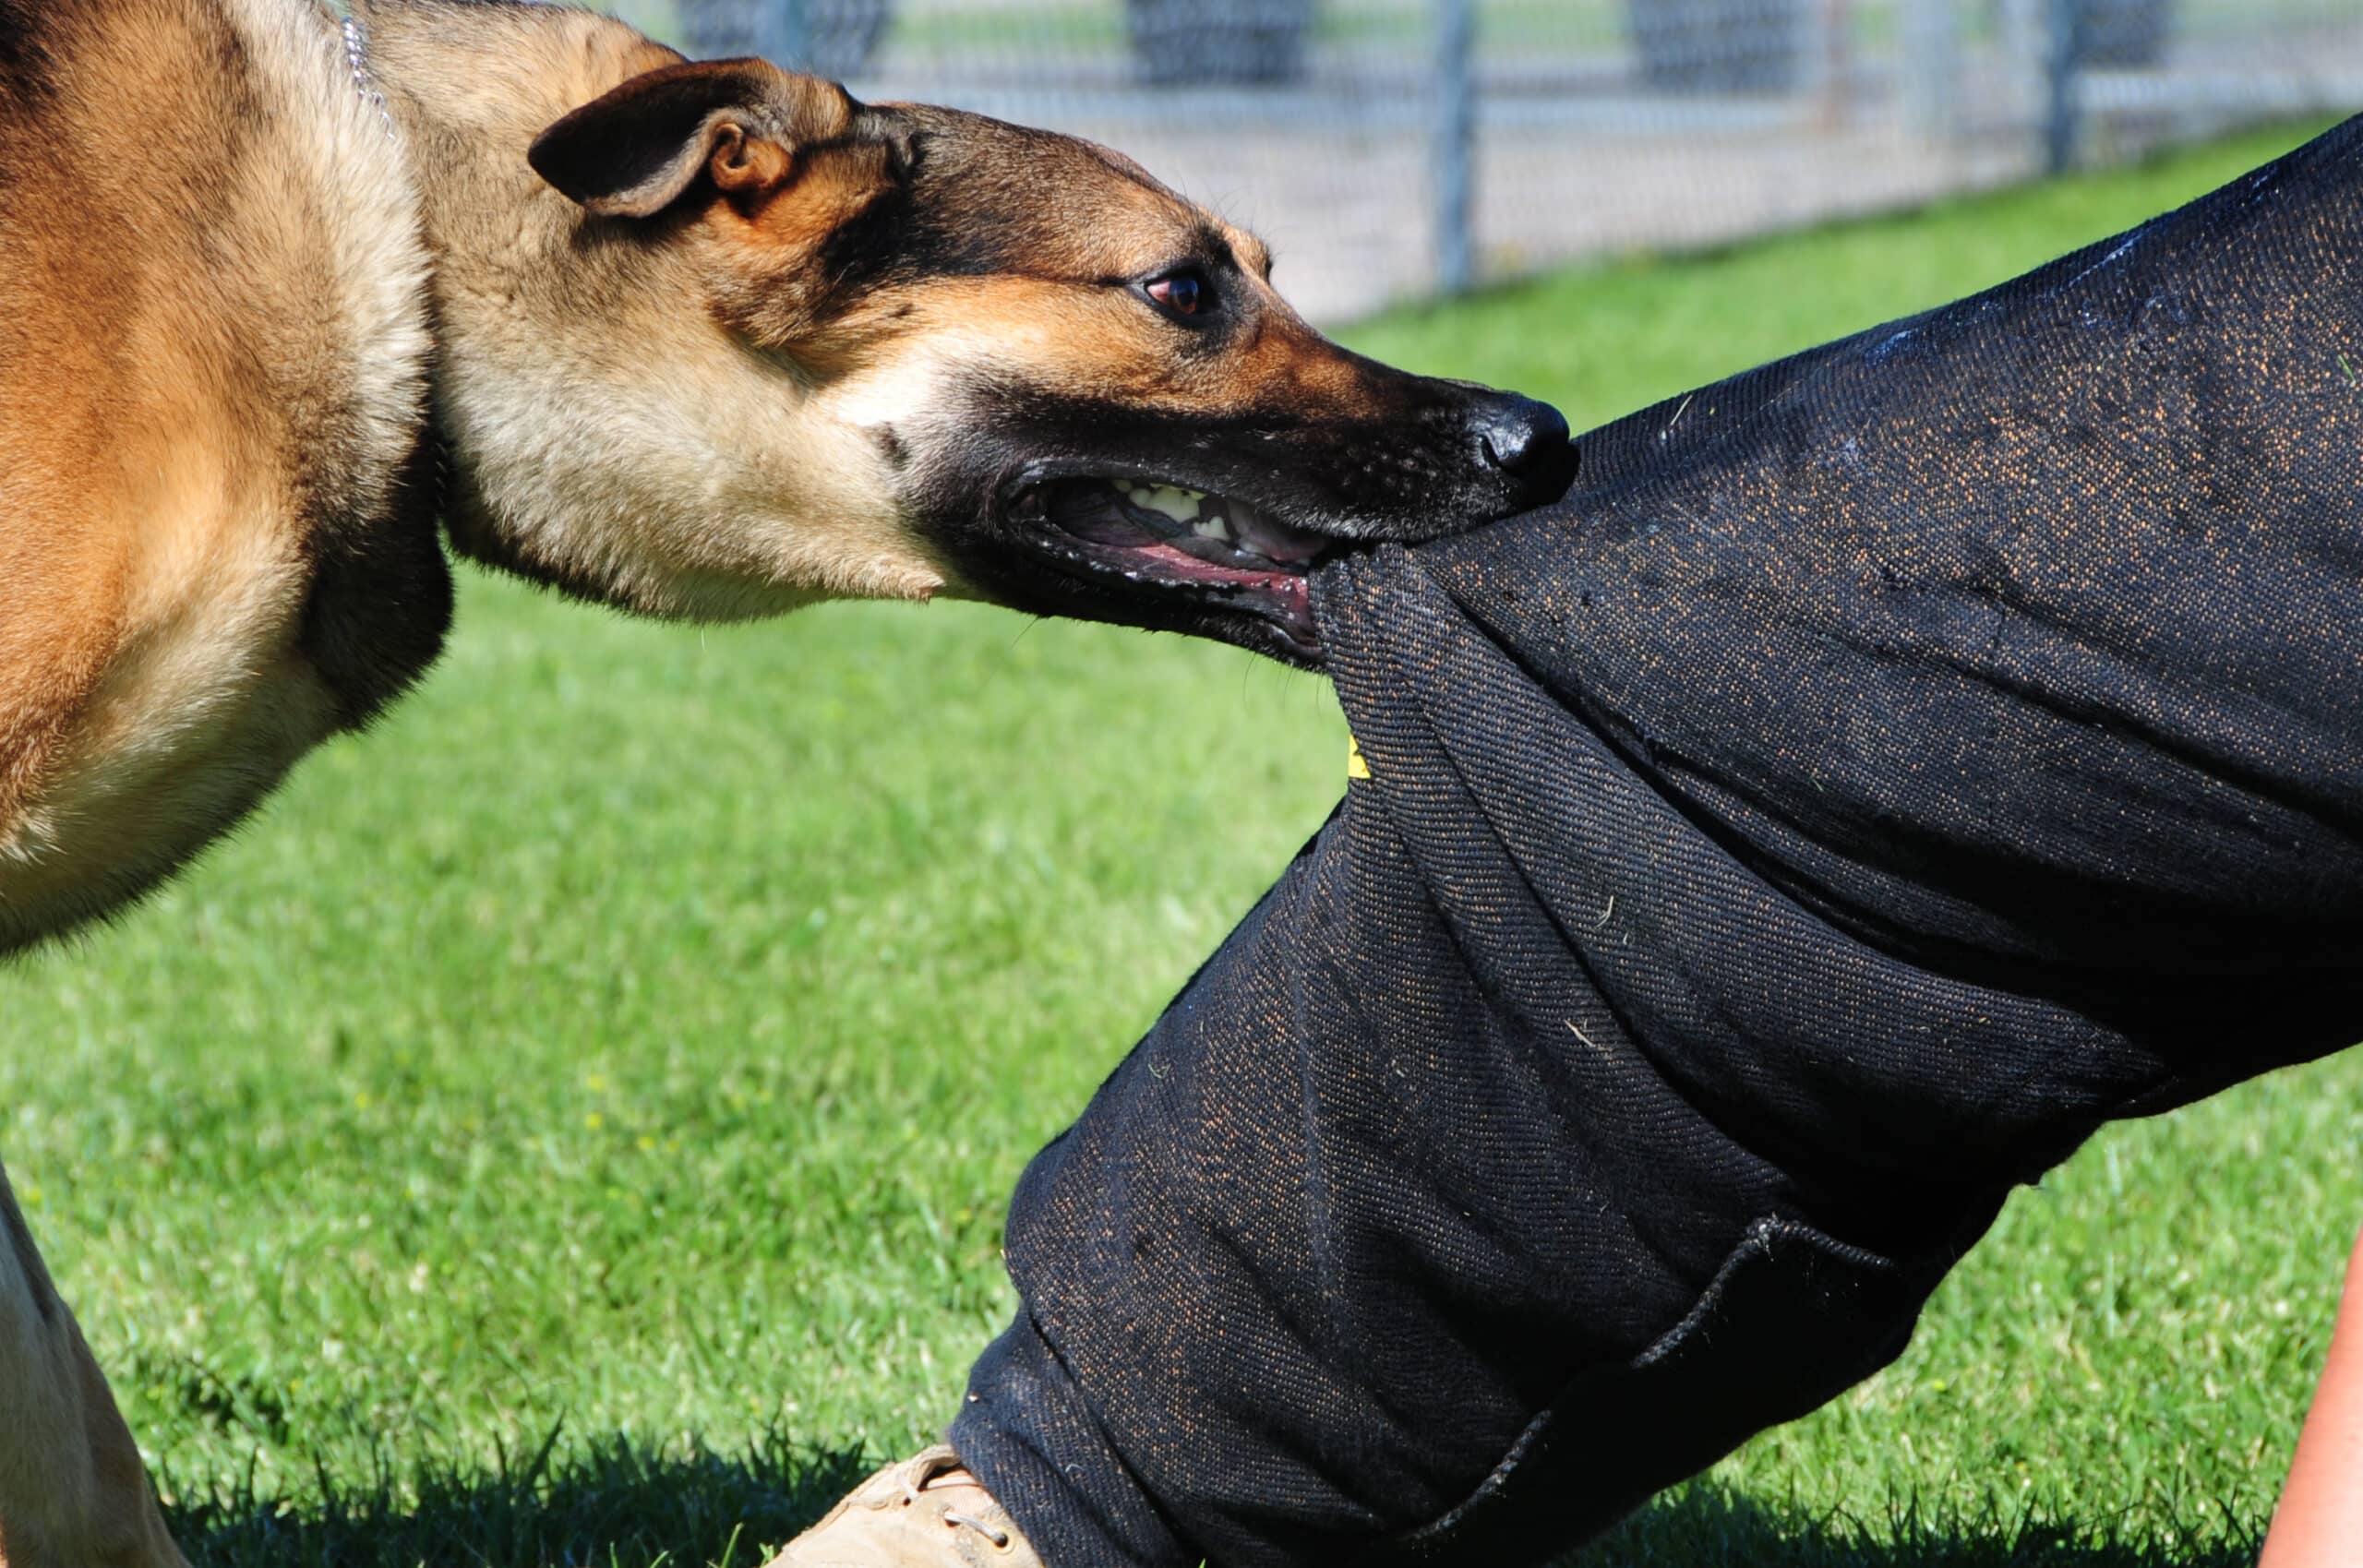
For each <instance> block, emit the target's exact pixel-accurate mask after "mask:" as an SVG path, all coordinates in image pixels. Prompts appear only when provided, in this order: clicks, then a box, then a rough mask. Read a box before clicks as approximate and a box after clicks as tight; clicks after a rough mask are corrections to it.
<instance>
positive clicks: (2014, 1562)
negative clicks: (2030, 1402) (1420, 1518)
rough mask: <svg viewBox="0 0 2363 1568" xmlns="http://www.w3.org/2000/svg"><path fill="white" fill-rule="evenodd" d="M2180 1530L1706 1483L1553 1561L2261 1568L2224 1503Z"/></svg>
mask: <svg viewBox="0 0 2363 1568" xmlns="http://www.w3.org/2000/svg"><path fill="white" fill-rule="evenodd" d="M2187 1512H2189V1513H2190V1514H2195V1515H2197V1516H2196V1517H2189V1518H2185V1519H2183V1520H2182V1521H2181V1522H2180V1524H2179V1526H2162V1525H2157V1524H2154V1523H2149V1524H2145V1525H2144V1526H2142V1527H2140V1528H2138V1529H2137V1528H2134V1527H2131V1526H2127V1525H2122V1524H2120V1523H2118V1522H2117V1521H2113V1520H2107V1519H2103V1520H2098V1521H2095V1520H2091V1519H2064V1518H2060V1517H2057V1516H2056V1515H2045V1514H2041V1513H2037V1512H2032V1511H2030V1512H2027V1513H2022V1514H2005V1513H2002V1512H2000V1511H1998V1510H1997V1511H1994V1512H1990V1513H1984V1514H1963V1513H1961V1512H1958V1511H1954V1512H1949V1513H1947V1514H1944V1515H1943V1516H1940V1517H1930V1516H1928V1515H1927V1514H1924V1513H1923V1512H1922V1510H1921V1509H1920V1507H1919V1506H1918V1505H1917V1504H1916V1503H1913V1502H1908V1501H1906V1502H1897V1503H1896V1504H1895V1505H1893V1506H1892V1507H1890V1508H1889V1509H1888V1510H1887V1511H1886V1512H1885V1513H1884V1514H1878V1515H1876V1516H1873V1517H1870V1518H1867V1519H1861V1518H1852V1517H1846V1516H1837V1517H1824V1518H1818V1519H1817V1518H1813V1517H1810V1516H1808V1515H1807V1514H1805V1511H1804V1510H1803V1509H1802V1508H1797V1507H1781V1506H1777V1505H1772V1504H1768V1503H1765V1502H1759V1501H1757V1499H1755V1498H1751V1497H1747V1496H1745V1495H1743V1494H1740V1493H1736V1492H1732V1491H1727V1490H1721V1489H1720V1488H1717V1487H1714V1486H1711V1485H1708V1484H1704V1483H1702V1484H1699V1485H1695V1486H1688V1487H1684V1488H1681V1489H1679V1490H1675V1491H1673V1492H1670V1493H1668V1494H1667V1495H1665V1496H1663V1497H1661V1498H1659V1499H1658V1500H1657V1501H1656V1502H1652V1503H1650V1504H1649V1506H1648V1507H1646V1508H1644V1509H1642V1510H1641V1511H1640V1512H1639V1513H1638V1514H1634V1515H1633V1516H1632V1517H1631V1518H1629V1519H1627V1520H1625V1523H1624V1524H1622V1525H1620V1526H1617V1527H1616V1528H1615V1529H1613V1530H1612V1531H1610V1532H1609V1533H1608V1535H1606V1536H1605V1537H1603V1538H1601V1539H1600V1540H1598V1541H1595V1542H1593V1543H1592V1544H1591V1545H1590V1546H1589V1547H1586V1548H1585V1549H1583V1550H1580V1551H1577V1552H1574V1553H1572V1554H1570V1555H1569V1556H1567V1557H1565V1558H1564V1559H1562V1560H1561V1561H1560V1562H1559V1563H1558V1564H1557V1568H1658V1565H1663V1568H1677V1565H1678V1568H2253V1564H2254V1563H2255V1562H2256V1553H2257V1548H2258V1547H2259V1545H2261V1535H2260V1534H2259V1532H2258V1530H2257V1529H2256V1528H2253V1527H2251V1526H2247V1525H2245V1524H2242V1523H2239V1522H2237V1521H2227V1520H2226V1519H2225V1516H2224V1514H2222V1512H2221V1511H2220V1510H2215V1509H2213V1508H2206V1507H2193V1508H2191V1509H2189V1510H2188V1511H2187Z"/></svg>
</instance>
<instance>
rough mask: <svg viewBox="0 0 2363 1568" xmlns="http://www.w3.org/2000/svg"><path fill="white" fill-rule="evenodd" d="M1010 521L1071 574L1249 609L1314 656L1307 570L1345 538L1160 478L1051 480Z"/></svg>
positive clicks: (1025, 496)
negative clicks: (1330, 535)
mask: <svg viewBox="0 0 2363 1568" xmlns="http://www.w3.org/2000/svg"><path fill="white" fill-rule="evenodd" d="M1009 517H1010V521H1012V522H1014V523H1016V524H1017V525H1019V526H1020V527H1021V528H1024V529H1026V531H1027V533H1028V534H1029V536H1030V537H1031V538H1032V541H1033V543H1035V545H1037V547H1038V548H1039V549H1041V550H1042V551H1043V552H1044V553H1045V554H1046V555H1047V556H1048V557H1050V559H1051V560H1052V561H1053V562H1055V563H1057V564H1059V565H1060V566H1061V567H1062V569H1065V570H1066V571H1068V572H1069V573H1070V574H1072V575H1074V576H1077V577H1081V578H1084V579H1085V580H1086V581H1093V582H1098V583H1101V584H1104V585H1106V586H1108V587H1110V588H1115V589H1118V590H1119V591H1124V592H1137V593H1144V594H1155V595H1158V596H1171V595H1180V596H1182V598H1184V599H1189V600H1193V601H1195V602H1197V603H1199V604H1203V605H1205V606H1208V607H1221V608H1228V609H1233V610H1238V611H1243V612H1245V613H1247V614H1250V615H1253V616H1256V617H1257V618H1258V619H1260V620H1262V621H1264V622H1265V623H1267V624H1268V625H1270V626H1271V627H1272V628H1274V629H1276V630H1277V631H1278V632H1279V633H1280V634H1281V635H1282V636H1283V637H1284V638H1285V639H1286V640H1287V641H1288V643H1289V645H1290V647H1291V650H1292V651H1293V652H1296V653H1297V654H1298V655H1299V656H1300V657H1301V658H1305V659H1313V658H1317V657H1318V655H1319V650H1320V639H1319V636H1318V634H1317V633H1316V632H1315V630H1314V628H1313V609H1312V602H1311V594H1310V592H1309V591H1308V587H1307V577H1308V574H1309V573H1310V572H1311V571H1312V569H1313V565H1314V563H1315V562H1317V561H1318V560H1319V559H1320V558H1321V557H1323V556H1324V555H1325V553H1327V552H1328V551H1330V550H1331V549H1334V548H1336V547H1337V546H1338V545H1341V543H1342V541H1340V540H1337V539H1335V538H1330V537H1326V536H1325V535H1322V534H1319V533H1308V532H1306V531H1305V530H1303V529H1301V528H1295V527H1291V526H1290V525H1289V524H1287V523H1284V522H1281V521H1278V520H1277V518H1274V517H1272V516H1270V515H1269V514H1267V513H1265V512H1264V511H1261V510H1259V509H1256V508H1255V507H1254V506H1253V505H1251V504H1250V503H1248V502H1245V501H1241V500H1239V499H1237V498H1235V497H1224V496H1217V495H1210V494H1208V493H1206V492H1205V491H1203V490H1193V489H1188V488H1185V487H1183V486H1182V485H1169V484H1160V483H1158V482H1157V481H1154V480H1146V479H1133V478H1109V477H1101V476H1088V477H1074V478H1062V479H1049V480H1044V481H1042V482H1040V483H1038V484H1034V485H1027V486H1026V487H1025V488H1024V489H1022V490H1020V491H1019V492H1017V494H1016V496H1015V497H1014V498H1013V499H1012V501H1011V503H1010V508H1009Z"/></svg>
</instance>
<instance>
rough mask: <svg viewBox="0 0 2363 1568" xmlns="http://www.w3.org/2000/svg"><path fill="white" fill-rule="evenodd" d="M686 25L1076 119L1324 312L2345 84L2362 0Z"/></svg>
mask: <svg viewBox="0 0 2363 1568" xmlns="http://www.w3.org/2000/svg"><path fill="white" fill-rule="evenodd" d="M619 9H620V12H621V14H622V15H624V16H625V17H626V18H628V19H630V20H631V21H634V22H636V23H638V24H639V25H641V26H642V27H643V28H645V29H647V30H650V31H652V32H654V33H655V34H657V35H658V36H660V37H663V38H665V39H666V40H667V41H668V42H673V43H676V44H678V45H680V46H681V47H683V48H685V49H687V50H689V51H690V53H692V54H702V55H709V56H712V55H723V54H767V55H769V56H771V57H772V58H774V59H778V60H782V61H797V62H803V63H806V64H809V65H810V66H812V67H813V68H815V69H817V70H819V71H820V72H822V74H824V75H828V76H832V77H835V78H839V79H842V80H845V81H846V82H847V83H848V84H849V85H850V86H851V87H852V88H853V90H855V92H856V93H858V94H860V95H863V96H867V97H874V98H915V99H923V100H928V101H931V102H942V103H950V104H954V105H958V106H960V107H964V108H972V109H977V110H980V111H982V112H984V113H987V114H995V115H999V116H1001V117H1002V118H1005V119H1012V120H1018V121H1023V122H1026V123H1028V124H1033V125H1041V126H1051V127H1054V128H1057V129H1061V130H1066V131H1073V132H1075V133H1078V134H1080V135H1083V136H1086V137H1090V138H1093V139H1095V140H1099V141H1104V142H1107V143H1110V144H1111V145H1113V146H1117V147H1121V148H1122V149H1124V150H1127V151H1129V152H1132V153H1133V154H1134V155H1135V156H1137V157H1138V158H1140V159H1141V161H1142V162H1145V163H1146V164H1147V165H1148V167H1149V168H1150V169H1151V170H1153V171H1154V172H1156V173H1157V174H1159V175H1160V176H1162V177H1163V178H1165V179H1166V180H1167V181H1169V182H1170V183H1171V184H1174V185H1176V186H1180V187H1181V188H1182V190H1183V191H1184V192H1185V193H1186V194H1188V195H1190V196H1192V197H1196V198H1198V199H1200V200H1204V201H1207V202H1209V203H1211V204H1213V205H1214V206H1216V207H1217V208H1219V209H1222V210H1223V211H1224V212H1225V213H1226V215H1228V216H1229V217H1231V218H1233V219H1234V220H1237V221H1243V222H1245V223H1247V224H1249V225H1250V226H1251V227H1253V228H1256V229H1257V230H1259V231H1260V232H1262V233H1264V234H1265V237H1266V238H1268V239H1270V240H1271V241H1272V242H1273V243H1274V245H1275V247H1276V248H1277V251H1278V252H1279V254H1280V256H1281V257H1282V261H1283V265H1284V266H1285V268H1286V270H1285V272H1283V273H1282V275H1281V281H1282V283H1283V286H1284V288H1285V290H1286V292H1287V293H1289V295H1290V297H1291V298H1293V299H1294V300H1295V301H1296V302H1297V303H1298V304H1299V305H1300V306H1301V307H1302V308H1303V309H1304V310H1305V311H1306V312H1307V313H1308V314H1309V315H1311V316H1313V317H1314V318H1315V319H1317V320H1322V321H1325V322H1330V323H1335V322H1337V321H1340V320H1348V319H1352V318H1356V317H1363V316H1367V315H1370V314H1371V313H1373V312H1374V311H1377V310H1379V309H1382V308H1385V307H1386V306H1389V305H1401V304H1406V303H1410V302H1413V301H1417V300H1421V299H1423V298H1427V297H1432V296H1433V295H1436V294H1440V293H1456V292H1458V291H1459V290H1462V289H1464V288H1467V287H1469V286H1471V285H1472V284H1476V283H1483V282H1494V281H1505V280H1509V279H1515V278H1517V277H1521V276H1524V275H1526V274H1529V273H1532V272H1535V271H1538V270H1541V269H1547V268H1551V267H1553V266H1558V265H1561V264H1564V263H1566V262H1569V261H1576V260H1580V259H1583V258H1585V257H1593V256H1598V255H1601V254H1602V253H1629V252H1633V251H1637V250H1649V249H1660V248H1686V247H1697V246H1701V245H1713V244H1719V243H1724V242H1729V241H1732V240H1736V239H1741V238H1745V237H1747V236H1749V235H1753V234H1757V233H1765V232H1768V231H1771V230H1777V229H1784V228H1793V227H1799V226H1803V225H1805V224H1810V223H1814V222H1817V221H1825V220H1828V219H1830V218H1833V217H1840V216H1847V215H1853V214H1858V213H1862V212H1866V211H1876V210H1880V209H1893V208H1898V207H1903V206H1911V205H1916V204H1919V203H1922V202H1925V201H1926V200H1928V199H1930V198H1931V197H1938V196H1944V195H1949V194H1953V193H1957V192H1960V191H1962V190H1965V189H1970V188H1973V187H1983V186H1995V185H2000V184H2005V183H2009V182H2012V181H2018V180H2023V179H2027V178H2031V177H2033V176H2035V175H2038V174H2044V173H2047V172H2058V171H2062V170H2065V169H2067V168H2069V167H2073V166H2092V165H2100V164H2107V163H2112V162H2123V161H2127V160H2129V159H2132V158H2135V157H2138V156H2141V155H2142V154H2145V153H2148V152H2151V151H2154V150H2158V149H2159V148H2160V147H2161V146H2162V145H2164V144H2166V143H2170V142H2174V141H2179V140H2188V139H2193V138H2203V137H2208V136H2213V135H2217V134H2221V133H2222V132H2224V131H2226V130H2230V129H2234V128H2237V127H2238V126H2241V125H2243V124H2248V123H2253V122H2257V121H2261V120H2268V119H2284V118H2286V117H2288V116H2291V115H2298V114H2319V113H2329V112H2333V111H2335V110H2338V109H2340V108H2341V107H2342V106H2351V105H2353V104H2355V103H2357V102H2363V0H625V3H624V4H622V5H621V6H620V7H619Z"/></svg>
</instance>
